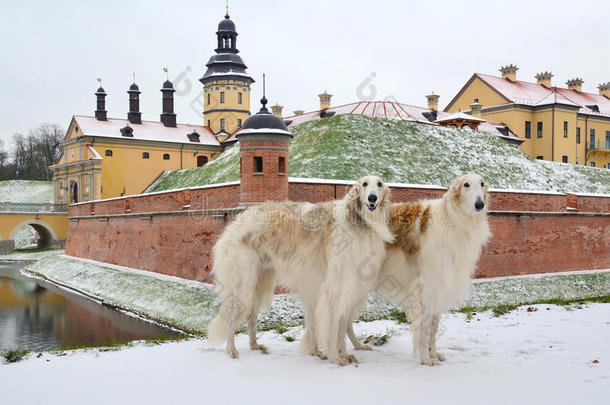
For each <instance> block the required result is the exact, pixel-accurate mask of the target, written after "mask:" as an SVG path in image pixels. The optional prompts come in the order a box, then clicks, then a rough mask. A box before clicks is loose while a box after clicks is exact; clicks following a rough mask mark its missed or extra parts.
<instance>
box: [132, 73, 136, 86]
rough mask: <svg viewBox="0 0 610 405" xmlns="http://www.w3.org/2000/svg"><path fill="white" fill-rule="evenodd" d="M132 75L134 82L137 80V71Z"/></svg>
mask: <svg viewBox="0 0 610 405" xmlns="http://www.w3.org/2000/svg"><path fill="white" fill-rule="evenodd" d="M132 76H133V82H134V83H135V82H136V72H133V73H132Z"/></svg>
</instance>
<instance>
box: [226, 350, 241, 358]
mask: <svg viewBox="0 0 610 405" xmlns="http://www.w3.org/2000/svg"><path fill="white" fill-rule="evenodd" d="M226 352H227V354H228V355H229V357H230V358H232V359H239V352H238V351H237V349H235V348H233V349H229V348H227V350H226Z"/></svg>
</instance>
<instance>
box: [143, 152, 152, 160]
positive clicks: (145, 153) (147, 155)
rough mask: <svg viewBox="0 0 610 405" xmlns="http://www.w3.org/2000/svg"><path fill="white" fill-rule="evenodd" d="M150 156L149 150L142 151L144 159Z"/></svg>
mask: <svg viewBox="0 0 610 405" xmlns="http://www.w3.org/2000/svg"><path fill="white" fill-rule="evenodd" d="M148 158H150V154H149V153H148V152H142V159H148Z"/></svg>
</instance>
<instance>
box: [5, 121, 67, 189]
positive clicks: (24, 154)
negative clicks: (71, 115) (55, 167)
mask: <svg viewBox="0 0 610 405" xmlns="http://www.w3.org/2000/svg"><path fill="white" fill-rule="evenodd" d="M63 136H64V131H63V130H62V129H61V128H60V127H59V126H58V125H56V124H41V125H40V126H39V127H38V128H36V129H33V130H31V131H30V132H29V134H28V136H27V137H25V136H23V135H21V134H15V135H13V139H12V140H13V145H14V150H13V162H14V165H15V170H17V171H18V173H19V178H21V179H28V180H50V179H51V177H52V174H51V172H50V170H49V165H52V164H55V163H56V162H57V159H58V158H59V155H60V153H61V149H60V142H61V140H62V138H63Z"/></svg>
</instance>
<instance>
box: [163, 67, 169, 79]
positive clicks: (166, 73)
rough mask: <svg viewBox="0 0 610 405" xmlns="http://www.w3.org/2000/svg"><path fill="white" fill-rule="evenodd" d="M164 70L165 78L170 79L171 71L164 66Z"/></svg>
mask: <svg viewBox="0 0 610 405" xmlns="http://www.w3.org/2000/svg"><path fill="white" fill-rule="evenodd" d="M163 71H164V72H165V80H169V73H168V72H167V68H166V67H164V68H163Z"/></svg>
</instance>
